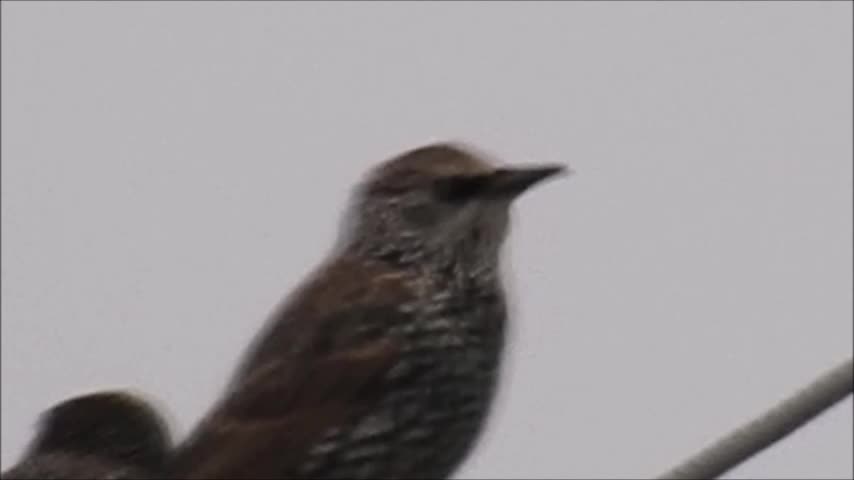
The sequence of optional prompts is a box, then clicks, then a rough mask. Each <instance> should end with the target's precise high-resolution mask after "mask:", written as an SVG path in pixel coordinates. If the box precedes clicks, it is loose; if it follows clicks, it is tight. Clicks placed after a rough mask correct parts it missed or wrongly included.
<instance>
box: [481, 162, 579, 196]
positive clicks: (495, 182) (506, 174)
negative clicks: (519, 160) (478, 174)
mask: <svg viewBox="0 0 854 480" xmlns="http://www.w3.org/2000/svg"><path fill="white" fill-rule="evenodd" d="M569 173H572V171H571V170H569V169H568V168H566V167H565V166H563V165H538V166H533V167H508V168H500V169H498V170H496V171H495V172H494V173H493V174H492V175H490V180H489V182H488V187H487V189H488V190H489V192H490V193H492V194H497V195H501V196H509V197H516V196H518V195H520V194H522V193H523V192H525V191H526V190H528V189H529V188H531V187H532V186H534V185H536V184H538V183H540V182H542V181H543V180H545V179H547V178H553V177H556V176H559V175H564V174H569Z"/></svg>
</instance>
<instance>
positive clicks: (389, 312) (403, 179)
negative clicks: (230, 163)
mask: <svg viewBox="0 0 854 480" xmlns="http://www.w3.org/2000/svg"><path fill="white" fill-rule="evenodd" d="M561 170H562V169H561V167H555V166H547V167H535V168H517V169H508V168H499V167H497V166H495V165H493V164H492V163H491V162H489V161H488V160H486V158H485V156H483V155H481V154H478V153H475V152H474V151H473V150H471V149H469V148H466V147H462V146H460V145H454V144H435V145H429V146H427V147H423V148H420V149H416V150H413V151H410V152H406V153H404V154H402V155H400V156H398V157H396V158H394V159H391V160H389V161H387V162H384V163H383V164H381V165H379V166H378V167H377V168H375V169H373V170H372V171H371V172H370V173H369V175H368V176H367V178H366V179H365V180H364V181H363V182H362V183H361V184H360V185H359V187H358V188H357V189H356V191H355V194H354V199H353V202H352V205H351V210H350V211H349V212H348V214H347V216H346V218H345V223H344V225H343V227H342V232H341V235H340V238H339V241H338V243H337V244H336V247H335V250H334V252H333V253H332V255H331V256H330V258H329V260H328V261H327V262H326V263H325V264H324V265H322V266H321V267H320V268H319V269H318V270H317V271H316V272H315V273H314V274H313V275H312V276H311V277H310V278H309V279H308V280H307V281H306V282H305V283H304V284H303V285H302V286H301V287H300V288H299V289H298V290H297V291H296V292H295V293H294V294H293V295H291V296H290V297H289V300H288V302H287V303H285V304H284V306H283V308H281V309H279V310H278V311H277V312H276V313H275V314H274V315H273V316H272V318H271V319H270V322H269V323H268V324H267V326H266V327H265V328H264V329H263V330H262V332H261V333H260V334H259V336H258V338H257V340H256V341H255V342H254V344H253V345H252V346H251V348H250V349H249V351H248V352H247V354H246V356H245V358H244V361H243V363H242V365H241V366H240V367H239V368H238V369H237V371H236V373H235V375H234V377H233V380H232V383H231V385H230V387H229V389H228V390H227V392H226V394H225V396H224V397H223V399H222V401H220V402H219V403H218V404H217V405H215V407H214V409H213V410H212V411H211V413H210V414H209V415H208V416H206V417H205V419H204V420H203V421H202V422H201V424H200V425H199V426H198V428H197V429H196V430H195V431H194V432H193V434H192V435H191V436H190V437H189V439H188V440H187V442H186V443H184V444H183V445H182V446H181V448H179V450H178V453H177V455H176V457H175V460H174V463H173V466H172V468H171V470H170V472H169V475H170V477H171V476H174V477H176V478H210V479H214V478H445V477H447V476H449V475H450V474H451V473H452V472H453V471H454V469H455V468H456V467H457V466H458V465H459V464H460V463H461V462H462V461H463V459H464V458H465V457H466V455H467V454H468V453H469V451H470V450H471V448H472V446H473V445H474V443H475V441H476V439H477V437H478V434H479V432H480V431H481V429H482V426H483V424H484V421H485V419H486V416H487V414H488V411H489V408H490V405H491V403H492V398H493V396H494V391H495V386H496V382H497V379H498V374H499V367H500V360H501V354H502V351H503V345H504V332H505V320H506V307H505V301H504V294H503V288H502V285H501V281H500V271H499V253H500V249H501V245H502V244H503V241H504V238H505V236H506V230H507V223H508V210H509V207H510V204H511V203H512V201H513V199H514V198H516V196H518V195H519V194H520V193H521V192H523V191H524V190H525V189H526V188H528V187H529V186H531V185H533V184H535V183H537V182H538V181H539V180H542V179H544V178H547V177H549V176H552V175H554V174H556V173H558V172H560V171H561Z"/></svg>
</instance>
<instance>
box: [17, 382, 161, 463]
mask: <svg viewBox="0 0 854 480" xmlns="http://www.w3.org/2000/svg"><path fill="white" fill-rule="evenodd" d="M37 428H38V430H37V432H36V436H35V438H34V439H33V441H32V442H31V443H30V445H29V446H28V448H27V450H26V452H25V453H24V455H23V457H22V460H21V461H20V462H19V463H18V464H17V465H15V466H14V467H12V468H10V469H9V470H7V471H5V472H3V474H2V475H0V478H3V479H4V480H27V479H45V480H49V479H56V480H60V479H68V480H72V479H87V480H97V479H140V480H142V479H151V478H156V477H157V476H158V475H160V474H161V473H162V472H163V468H164V467H165V465H166V461H167V459H168V458H169V454H170V450H171V448H172V445H171V440H170V434H169V430H168V427H167V425H166V422H165V421H164V420H163V419H162V418H161V417H160V414H159V413H158V412H157V411H156V410H155V409H154V407H152V406H151V405H150V404H149V403H148V402H147V401H146V400H144V399H143V398H142V397H140V396H138V395H136V394H132V393H129V392H126V391H102V392H96V393H90V394H85V395H79V396H76V397H73V398H71V399H69V400H66V401H64V402H61V403H59V404H57V405H55V406H53V407H51V408H50V409H48V410H47V411H45V412H44V413H43V414H42V415H41V416H40V417H39V422H38V427H37Z"/></svg>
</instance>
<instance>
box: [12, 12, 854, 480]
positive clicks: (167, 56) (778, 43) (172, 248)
mask: <svg viewBox="0 0 854 480" xmlns="http://www.w3.org/2000/svg"><path fill="white" fill-rule="evenodd" d="M2 9H3V11H2V14H3V21H2V27H3V30H2V41H3V44H2V55H3V57H2V62H3V72H2V82H3V83H2V90H3V92H2V105H3V106H2V113H3V124H2V136H3V144H2V157H3V162H2V167H3V171H2V173H3V176H2V200H3V204H2V226H3V230H2V241H3V251H2V261H3V263H2V299H3V303H2V386H3V389H2V390H3V392H2V401H3V404H2V464H3V466H4V468H5V467H8V466H9V465H10V464H11V463H12V462H13V461H14V460H15V458H16V457H17V455H18V454H19V453H20V451H21V448H22V446H23V445H24V444H25V442H26V441H27V440H28V439H29V438H30V435H31V434H32V430H31V427H32V425H33V422H34V420H35V417H36V415H37V414H38V413H39V412H40V411H41V410H43V409H44V408H46V407H48V406H49V405H50V404H52V403H53V402H56V401H59V400H61V399H64V398H66V397H68V396H69V395H72V394H77V393H82V392H85V391H89V390H92V389H99V388H105V387H116V386H131V387H134V388H138V389H141V390H143V391H145V392H149V393H150V394H151V395H153V396H154V397H155V398H157V399H158V400H159V401H160V402H162V404H163V405H164V408H166V409H167V410H168V411H169V414H170V416H171V417H172V418H173V421H174V423H175V430H176V432H177V433H183V432H186V431H187V429H188V428H189V427H190V426H191V425H192V424H193V422H194V421H195V420H197V419H198V418H199V417H200V416H201V415H202V413H203V412H204V410H205V408H206V407H207V406H208V405H209V404H210V402H212V401H213V399H214V397H215V395H216V394H217V392H218V391H219V389H220V388H221V387H222V385H223V382H224V381H225V379H226V376H227V374H228V373H229V372H230V370H231V368H232V366H233V365H234V363H235V361H236V358H237V356H238V355H239V354H240V352H241V351H242V350H243V348H244V346H245V344H246V342H247V341H248V340H249V338H250V337H251V336H252V335H253V334H254V332H255V331H256V328H258V327H259V325H260V324H261V323H262V322H263V320H264V317H265V315H266V314H267V313H268V312H269V311H270V309H271V308H272V307H273V306H274V305H275V304H276V303H277V302H278V301H279V299H280V298H281V296H282V295H283V294H285V293H286V292H287V291H289V290H290V289H291V288H292V287H293V286H294V285H295V283H296V282H297V281H298V280H299V279H300V278H301V277H302V275H303V274H304V273H305V272H307V271H308V270H309V269H310V268H311V267H312V266H313V265H315V264H316V263H317V262H318V261H319V260H320V259H321V258H322V257H323V255H324V254H325V253H326V250H327V248H328V247H329V246H330V245H331V242H332V235H333V234H334V231H335V223H336V221H337V218H338V216H339V214H340V212H341V209H342V206H343V202H344V201H345V199H346V196H347V193H348V190H349V188H350V186H351V185H352V184H353V182H354V181H355V180H356V179H358V177H359V175H360V174H361V173H362V172H363V171H364V170H365V169H366V168H368V167H369V166H370V165H372V164H374V163H375V162H377V161H380V160H383V159H384V158H386V157H388V156H390V155H393V154H395V153H397V152H399V151H401V150H403V149H407V148H412V147H415V146H419V145H422V144H424V143H426V142H428V141H432V140H440V139H448V138H451V139H459V140H464V141H469V142H471V143H473V144H475V145H477V146H479V147H480V148H482V149H485V150H487V151H489V152H492V153H493V154H495V155H496V156H498V157H500V158H502V159H505V160H506V161H516V162H534V161H546V162H555V161H563V162H567V163H569V164H570V165H571V166H572V167H573V168H574V169H575V170H576V171H577V172H578V173H577V175H575V176H574V177H571V178H568V179H564V180H562V181H560V182H554V183H551V184H549V185H547V186H545V187H544V188H542V189H541V190H539V191H537V192H534V193H532V194H531V195H530V196H527V197H526V198H524V200H523V201H522V202H521V203H519V205H518V208H517V210H516V214H517V215H516V220H517V221H516V228H515V231H514V234H513V236H512V239H511V242H510V244H509V245H508V251H507V254H508V258H507V260H508V261H509V262H508V263H509V265H508V266H509V270H511V271H512V274H513V278H512V281H511V282H510V283H511V286H512V287H513V289H514V297H513V298H514V300H515V303H514V304H515V307H514V309H515V311H516V316H515V319H514V320H515V324H514V328H513V338H512V351H511V357H510V360H511V365H510V366H511V368H510V369H509V370H508V371H507V375H506V379H505V380H506V381H505V383H504V388H503V391H502V397H501V402H500V405H499V406H498V408H497V410H496V413H495V415H494V417H493V418H492V422H491V424H490V425H491V427H490V429H489V431H488V432H487V435H486V436H485V438H484V440H483V442H482V443H481V444H480V446H479V448H478V449H477V451H476V453H475V454H474V455H473V456H472V458H471V460H470V461H469V462H468V463H467V464H466V465H465V467H464V468H463V469H462V470H461V471H460V472H459V477H462V478H486V477H498V478H511V477H551V478H560V477H639V476H650V475H655V474H657V473H659V472H660V471H662V470H664V469H666V468H667V467H669V466H670V465H671V464H672V463H673V462H676V461H678V460H681V459H682V458H683V457H685V456H686V455H689V454H691V453H694V452H695V451H696V450H697V449H699V448H700V447H702V446H704V445H705V444H706V443H707V442H709V441H710V440H712V439H714V438H715V437H717V436H718V435H719V434H722V433H725V432H727V431H729V430H730V429H732V428H733V427H735V426H737V425H739V424H740V423H741V422H743V421H745V420H747V419H749V418H751V417H752V416H754V415H756V414H757V413H759V412H761V411H762V410H764V409H765V408H766V407H768V406H770V405H771V404H772V403H774V402H775V401H777V400H779V399H780V398H782V397H784V396H785V395H788V394H789V393H791V392H792V391H793V390H794V389H796V388H798V387H800V386H801V385H802V384H804V383H806V382H808V381H809V380H811V379H812V378H813V377H815V376H816V375H817V374H819V373H820V372H822V371H824V370H825V369H826V368H828V367H830V366H832V365H835V364H836V363H838V362H840V361H842V360H843V359H845V358H846V357H848V356H850V355H851V354H852V346H851V336H852V272H851V268H852V208H851V195H852V134H851V131H852V43H851V41H852V27H851V16H852V4H851V3H850V2H814V3H813V2H804V3H796V2H754V3H743V2H738V3H736V2H732V3H725V2H714V3H701V2H688V3H672V2H657V3H639V2H638V3H634V2H625V3H624V2H616V3H575V2H573V3H547V4H546V3H543V4H533V3H524V4H523V3H486V2H479V3H465V4H451V3H443V4H418V3H404V4H384V3H360V4H348V3H343V2H342V3H330V4H297V3H293V4H290V3H289V4H285V3H251V4H242V3H241V4H238V3H227V2H217V3H181V4H172V3H166V2H147V3H137V4H125V3H121V4H120V3H119V2H104V3H101V2H98V3H62V4H59V3H48V2H38V3H10V2H4V3H3V6H2ZM851 407H852V402H851V399H850V398H849V399H848V400H847V401H846V402H845V403H844V404H842V405H841V406H839V407H837V408H835V409H834V410H833V411H831V412H829V413H828V414H827V415H824V416H822V417H821V418H819V419H818V420H817V421H816V422H814V423H812V424H811V425H809V426H808V427H807V428H805V429H803V430H801V431H799V432H798V433H797V434H795V435H794V436H792V437H791V438H789V439H787V440H786V441H784V442H782V443H780V444H779V445H778V446H775V447H774V448H772V449H770V450H769V451H767V452H766V453H764V454H763V455H761V456H760V457H758V458H756V459H755V460H752V461H750V462H749V463H748V464H746V465H744V466H743V467H742V468H740V469H738V470H736V471H733V472H732V473H731V474H730V475H729V477H730V478H755V477H765V478H772V477H773V478H784V477H790V478H797V477H813V478H815V477H825V478H852V453H851V452H852V433H851V427H852V413H851Z"/></svg>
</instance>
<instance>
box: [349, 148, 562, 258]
mask: <svg viewBox="0 0 854 480" xmlns="http://www.w3.org/2000/svg"><path fill="white" fill-rule="evenodd" d="M564 171H565V168H564V167H563V166H560V165H533V166H498V165H495V164H493V163H492V162H491V161H489V160H488V158H487V156H486V155H484V154H481V153H478V152H476V151H475V150H473V149H471V148H469V147H465V146H462V145H459V144H454V143H437V144H431V145H428V146H424V147H421V148H417V149H415V150H410V151H408V152H404V153H403V154H401V155H398V156H397V157H394V158H392V159H390V160H387V161H385V162H383V163H381V164H380V165H378V166H377V167H375V168H374V169H372V170H371V171H370V172H369V173H368V175H367V177H366V178H365V179H364V180H363V182H362V183H361V184H360V185H359V187H358V188H357V189H356V191H355V193H354V199H353V202H352V208H351V210H350V211H349V213H348V217H347V222H348V228H347V232H346V234H345V237H346V242H347V244H348V245H349V247H350V248H353V249H356V250H357V251H358V252H360V253H362V254H368V255H377V256H381V257H385V258H389V259H394V260H397V261H403V262H406V261H417V260H419V259H421V258H423V257H424V256H432V255H443V254H444V255H445V256H446V257H447V255H448V254H453V256H455V257H459V256H464V257H465V258H467V259H469V260H473V261H477V260H478V259H489V260H491V259H494V258H495V256H496V255H497V254H498V251H499V249H500V247H501V245H502V243H503V241H504V239H505V237H506V235H507V228H508V217H509V209H510V206H511V204H512V203H513V201H514V200H515V199H516V198H518V197H519V195H521V194H522V193H523V192H525V191H526V190H528V189H529V188H530V187H531V186H533V185H535V184H537V183H539V182H540V181H542V180H544V179H546V178H550V177H553V176H555V175H557V174H559V173H561V172H564Z"/></svg>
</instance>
